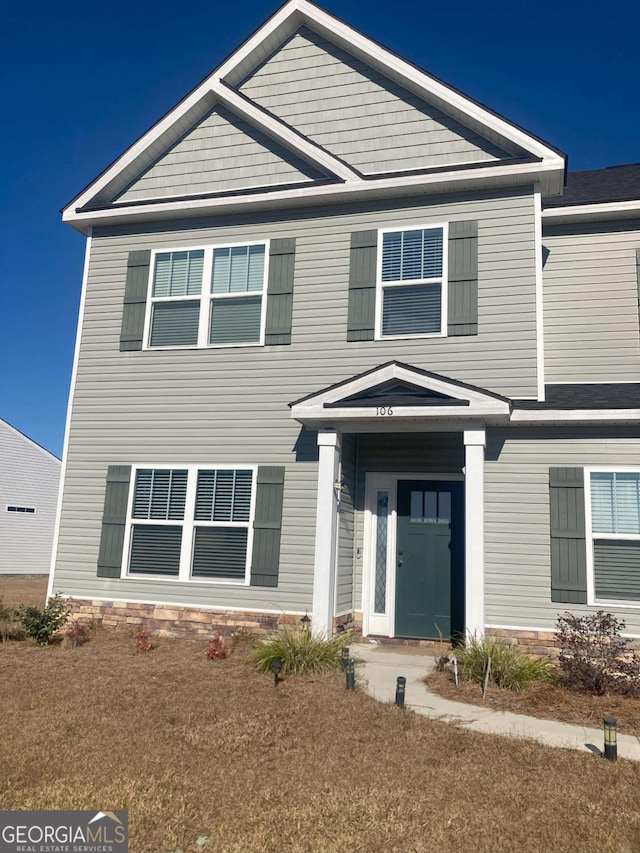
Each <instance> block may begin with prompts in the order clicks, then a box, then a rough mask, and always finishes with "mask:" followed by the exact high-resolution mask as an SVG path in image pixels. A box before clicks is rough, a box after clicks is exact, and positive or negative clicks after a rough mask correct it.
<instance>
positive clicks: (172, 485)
mask: <svg viewBox="0 0 640 853" xmlns="http://www.w3.org/2000/svg"><path fill="white" fill-rule="evenodd" d="M186 494H187V472H186V471H185V470H178V469H176V470H170V469H165V468H162V469H150V468H145V469H139V470H138V471H137V472H136V483H135V490H134V494H133V513H132V516H133V518H145V519H150V520H151V519H158V520H159V519H163V520H165V521H181V520H182V519H183V518H184V504H185V499H186Z"/></svg>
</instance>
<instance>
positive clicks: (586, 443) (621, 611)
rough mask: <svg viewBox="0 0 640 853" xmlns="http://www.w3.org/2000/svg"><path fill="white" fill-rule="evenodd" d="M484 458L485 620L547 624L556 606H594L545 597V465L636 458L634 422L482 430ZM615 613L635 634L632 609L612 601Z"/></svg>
mask: <svg viewBox="0 0 640 853" xmlns="http://www.w3.org/2000/svg"><path fill="white" fill-rule="evenodd" d="M486 459H487V461H486V466H485V567H486V587H485V595H486V599H485V602H486V611H485V613H486V623H487V625H493V626H504V627H514V628H540V629H543V630H552V629H553V628H554V626H555V622H556V619H557V617H558V614H559V613H562V612H564V610H571V612H574V613H586V612H589V611H593V610H595V609H597V608H596V607H588V606H587V605H581V604H566V605H565V604H559V603H556V602H552V601H551V598H550V577H551V572H550V559H551V539H550V526H549V525H550V518H549V468H550V467H556V466H557V467H563V466H566V467H582V466H586V465H638V466H640V438H638V431H637V429H634V428H629V427H627V428H622V427H618V428H615V427H609V428H595V427H594V428H586V427H582V428H581V427H567V428H565V429H564V430H561V429H558V428H551V429H546V430H542V429H529V428H526V429H525V428H523V429H518V428H514V429H512V430H509V431H506V430H505V431H503V430H489V432H488V436H487V451H486ZM587 547H589V544H588V543H587ZM600 609H605V610H611V606H606V607H600ZM615 613H616V616H618V617H619V618H621V619H623V620H624V621H625V622H626V624H627V629H626V630H627V631H628V632H629V633H633V634H640V610H638V609H632V608H627V609H625V608H618V607H616V608H615Z"/></svg>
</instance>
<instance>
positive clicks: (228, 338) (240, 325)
mask: <svg viewBox="0 0 640 853" xmlns="http://www.w3.org/2000/svg"><path fill="white" fill-rule="evenodd" d="M261 318H262V297H261V296H247V297H243V296H241V297H239V298H237V299H213V300H212V302H211V326H210V332H209V343H212V344H243V343H254V342H256V343H257V342H259V341H260V321H261Z"/></svg>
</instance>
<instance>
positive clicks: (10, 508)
mask: <svg viewBox="0 0 640 853" xmlns="http://www.w3.org/2000/svg"><path fill="white" fill-rule="evenodd" d="M35 511H36V508H35V507H34V506H8V507H7V512H22V513H26V514H27V515H34V514H35Z"/></svg>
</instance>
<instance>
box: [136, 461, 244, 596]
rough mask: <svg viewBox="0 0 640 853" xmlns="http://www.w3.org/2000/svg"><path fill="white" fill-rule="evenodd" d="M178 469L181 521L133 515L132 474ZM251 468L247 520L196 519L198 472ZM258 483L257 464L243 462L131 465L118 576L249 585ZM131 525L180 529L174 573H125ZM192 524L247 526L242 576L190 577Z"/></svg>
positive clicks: (193, 538)
mask: <svg viewBox="0 0 640 853" xmlns="http://www.w3.org/2000/svg"><path fill="white" fill-rule="evenodd" d="M149 469H153V470H158V469H160V470H163V471H170V470H181V471H186V472H187V491H186V497H185V504H184V518H183V519H182V521H175V520H169V519H162V518H150V519H146V518H133V517H132V515H133V500H134V495H135V487H136V476H137V472H138V471H140V470H149ZM213 470H215V471H237V470H242V471H251V472H252V480H251V506H250V511H249V520H248V521H196V520H195V509H196V487H197V483H198V471H213ZM257 482H258V466H257V465H247V464H245V463H234V464H228V463H224V464H220V463H215V462H211V463H205V462H200V463H198V464H197V465H184V464H182V463H178V462H176V463H171V464H167V463H166V462H162V463H158V462H156V463H148V464H147V463H144V464H136V465H132V466H131V480H130V483H129V497H128V500H127V523H126V528H125V534H124V546H123V551H122V553H123V558H122V571H121V575H120V576H121V578H123V579H127V580H137V581H145V580H149V579H151V580H153V581H162V582H165V581H166V582H167V583H189V584H206V585H213V586H249V584H250V582H251V557H252V554H253V522H254V520H255V515H256V492H257V489H258V487H257ZM134 525H152V526H157V525H162V526H167V527H181V528H182V544H181V549H180V567H179V570H178V574H177V575H174V576H167V575H154V574H147V573H146V572H145V573H141V572H133V573H131V572H129V563H130V561H131V543H132V539H133V536H132V531H133V527H134ZM196 527H242V528H245V527H246V528H247V558H246V565H245V574H244V579H242V580H234V579H233V578H194V577H192V576H191V565H192V562H193V546H194V540H195V529H196Z"/></svg>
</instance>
